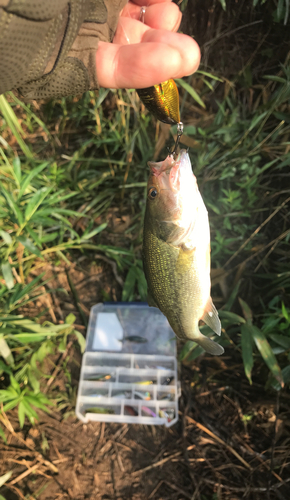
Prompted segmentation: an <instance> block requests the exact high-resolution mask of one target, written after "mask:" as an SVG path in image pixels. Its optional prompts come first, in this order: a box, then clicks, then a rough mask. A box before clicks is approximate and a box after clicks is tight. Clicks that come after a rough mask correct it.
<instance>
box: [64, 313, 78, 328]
mask: <svg viewBox="0 0 290 500" xmlns="http://www.w3.org/2000/svg"><path fill="white" fill-rule="evenodd" d="M75 320H76V317H75V315H74V314H73V313H70V314H68V315H67V316H66V318H65V320H64V321H65V323H66V324H67V325H73V324H74V322H75Z"/></svg>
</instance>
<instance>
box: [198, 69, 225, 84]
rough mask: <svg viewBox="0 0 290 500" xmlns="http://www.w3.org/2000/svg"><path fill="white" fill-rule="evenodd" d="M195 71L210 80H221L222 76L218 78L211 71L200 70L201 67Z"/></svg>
mask: <svg viewBox="0 0 290 500" xmlns="http://www.w3.org/2000/svg"><path fill="white" fill-rule="evenodd" d="M196 73H198V74H200V75H204V76H208V77H209V78H211V79H212V80H217V81H218V82H222V81H223V79H222V78H219V77H218V76H216V75H213V74H212V73H207V71H202V70H201V69H198V70H197V72H196Z"/></svg>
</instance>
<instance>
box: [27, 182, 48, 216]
mask: <svg viewBox="0 0 290 500" xmlns="http://www.w3.org/2000/svg"><path fill="white" fill-rule="evenodd" d="M50 191H51V188H47V187H43V188H41V189H39V190H38V191H36V193H34V195H33V196H32V197H31V198H30V200H29V202H28V204H27V206H26V209H25V214H24V216H25V220H26V221H28V220H29V219H30V218H31V217H32V216H33V214H34V213H35V212H36V210H37V209H38V207H39V206H40V205H41V203H42V202H43V201H44V199H45V198H46V197H47V196H48V195H49V193H50Z"/></svg>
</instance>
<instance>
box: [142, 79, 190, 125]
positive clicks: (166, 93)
mask: <svg viewBox="0 0 290 500" xmlns="http://www.w3.org/2000/svg"><path fill="white" fill-rule="evenodd" d="M137 94H138V96H139V97H140V99H141V101H142V102H143V104H144V105H145V106H146V108H147V109H148V111H150V113H152V115H153V116H155V118H157V120H160V121H161V122H163V123H167V124H169V125H174V124H177V123H179V122H180V114H179V93H178V88H177V86H176V83H175V81H174V80H173V79H170V80H166V81H165V82H162V83H159V84H158V85H154V86H152V87H147V88H145V89H137Z"/></svg>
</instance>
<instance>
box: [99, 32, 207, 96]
mask: <svg viewBox="0 0 290 500" xmlns="http://www.w3.org/2000/svg"><path fill="white" fill-rule="evenodd" d="M149 31H155V30H149ZM166 33H167V35H168V36H167V38H168V43H167V42H166V41H165V42H164V38H165V34H164V33H163V32H161V33H159V34H158V31H156V32H155V34H154V35H153V34H151V35H148V32H146V33H145V34H144V37H146V36H147V38H149V39H150V36H151V38H152V39H154V38H155V40H152V41H150V40H149V41H148V42H147V43H140V44H134V45H117V44H110V43H105V42H99V47H98V50H97V54H96V65H97V76H98V81H99V84H100V86H101V87H106V88H145V87H150V86H152V85H155V84H158V83H160V82H162V81H165V80H168V79H169V78H182V77H183V76H186V75H190V74H192V73H194V71H196V70H197V68H198V66H199V61H200V50H199V47H198V45H197V43H196V42H195V41H194V40H193V39H192V38H191V37H189V36H187V35H180V34H176V33H168V32H166ZM159 36H160V38H161V39H163V41H162V42H161V41H160V40H159V39H158V37H159ZM172 37H175V39H174V38H172Z"/></svg>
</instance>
